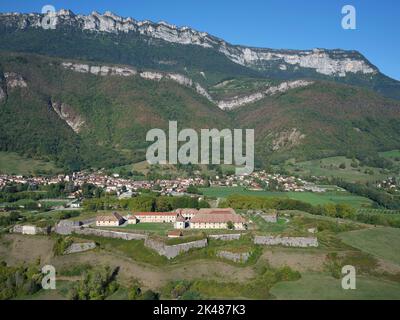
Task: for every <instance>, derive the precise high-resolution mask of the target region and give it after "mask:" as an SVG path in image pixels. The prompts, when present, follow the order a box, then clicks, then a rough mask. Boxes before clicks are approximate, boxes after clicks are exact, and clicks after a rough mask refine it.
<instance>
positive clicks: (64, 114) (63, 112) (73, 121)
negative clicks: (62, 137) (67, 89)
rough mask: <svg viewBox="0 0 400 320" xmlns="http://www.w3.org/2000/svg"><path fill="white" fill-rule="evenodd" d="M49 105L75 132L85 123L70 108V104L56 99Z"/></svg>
mask: <svg viewBox="0 0 400 320" xmlns="http://www.w3.org/2000/svg"><path fill="white" fill-rule="evenodd" d="M51 106H52V108H53V110H54V111H55V112H56V113H57V114H58V115H59V117H60V118H61V119H63V120H64V121H65V122H66V123H67V124H68V125H69V126H70V127H71V129H72V130H74V131H75V132H76V133H79V131H80V130H81V129H82V126H83V125H84V124H85V121H84V120H83V118H82V117H81V116H80V115H79V114H78V113H76V112H75V111H74V110H73V109H72V107H71V106H69V105H67V104H65V103H62V102H58V101H52V102H51Z"/></svg>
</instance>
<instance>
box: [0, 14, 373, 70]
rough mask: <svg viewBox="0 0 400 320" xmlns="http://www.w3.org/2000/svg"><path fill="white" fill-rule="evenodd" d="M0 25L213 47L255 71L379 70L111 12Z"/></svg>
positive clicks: (21, 18)
mask: <svg viewBox="0 0 400 320" xmlns="http://www.w3.org/2000/svg"><path fill="white" fill-rule="evenodd" d="M0 22H2V23H4V24H5V25H6V27H9V28H18V29H26V28H46V29H48V28H50V27H53V28H57V27H59V26H72V27H76V28H79V29H81V30H84V31H90V32H105V33H116V34H117V33H129V32H135V33H137V34H140V35H145V36H147V37H151V38H157V39H162V40H164V41H167V42H171V43H178V44H183V45H195V46H201V47H204V48H213V49H215V50H217V51H218V52H220V53H222V54H224V55H225V56H226V57H227V58H229V59H230V60H231V61H233V62H235V63H237V64H240V65H243V66H247V67H251V68H254V69H258V70H270V68H271V67H273V68H275V69H277V70H279V71H280V72H292V67H293V68H306V69H309V70H312V71H315V72H316V73H319V74H321V75H327V76H337V77H346V75H348V74H356V73H360V74H370V75H372V74H376V73H378V72H379V71H378V69H377V68H376V67H374V66H373V65H372V64H370V63H369V62H368V61H367V60H366V59H365V58H364V57H363V56H362V55H361V54H359V53H358V52H356V51H344V50H324V49H314V50H303V51H301V50H272V49H262V48H250V47H244V46H235V45H231V44H229V43H227V42H225V41H224V40H222V39H219V38H217V37H214V36H212V35H209V34H208V33H206V32H199V31H196V30H193V29H191V28H188V27H181V28H178V27H177V26H174V25H171V24H168V23H166V22H159V23H153V22H151V21H147V20H146V21H136V20H134V19H132V18H123V17H120V16H117V15H115V14H113V13H111V12H108V11H107V12H105V13H104V14H99V13H98V12H92V13H91V14H89V15H79V14H78V15H75V14H74V13H73V12H71V11H70V10H60V11H58V12H56V13H53V14H48V15H43V14H33V13H32V14H18V13H8V14H2V15H0Z"/></svg>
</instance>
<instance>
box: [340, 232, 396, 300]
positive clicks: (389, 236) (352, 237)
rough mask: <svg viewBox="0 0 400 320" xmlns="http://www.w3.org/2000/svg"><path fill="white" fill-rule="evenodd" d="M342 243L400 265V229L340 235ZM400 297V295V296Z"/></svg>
mask: <svg viewBox="0 0 400 320" xmlns="http://www.w3.org/2000/svg"><path fill="white" fill-rule="evenodd" d="M339 237H340V239H342V241H343V242H344V243H346V244H348V245H350V246H352V247H354V248H357V249H359V250H362V251H364V252H366V253H369V254H371V255H373V256H375V257H377V258H380V259H384V260H388V261H390V262H393V263H396V264H398V265H400V249H399V246H398V244H399V243H400V229H398V228H389V227H376V228H370V229H364V230H355V231H350V232H345V233H342V234H340V235H339ZM399 296H400V294H399Z"/></svg>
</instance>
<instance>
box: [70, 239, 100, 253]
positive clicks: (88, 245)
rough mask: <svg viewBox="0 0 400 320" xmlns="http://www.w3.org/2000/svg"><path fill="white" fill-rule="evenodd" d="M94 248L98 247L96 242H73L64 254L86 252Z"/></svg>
mask: <svg viewBox="0 0 400 320" xmlns="http://www.w3.org/2000/svg"><path fill="white" fill-rule="evenodd" d="M94 248H96V243H94V242H83V243H73V244H71V245H70V246H69V247H68V248H67V249H66V250H65V251H64V254H71V253H78V252H84V251H88V250H92V249H94Z"/></svg>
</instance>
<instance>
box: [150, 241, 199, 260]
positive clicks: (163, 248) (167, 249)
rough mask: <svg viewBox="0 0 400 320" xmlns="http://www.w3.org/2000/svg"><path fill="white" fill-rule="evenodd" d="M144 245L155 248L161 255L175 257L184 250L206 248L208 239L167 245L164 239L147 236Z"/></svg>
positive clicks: (169, 257)
mask: <svg viewBox="0 0 400 320" xmlns="http://www.w3.org/2000/svg"><path fill="white" fill-rule="evenodd" d="M144 245H145V246H146V247H148V248H150V249H153V250H155V251H156V252H157V253H158V254H159V255H161V256H165V257H167V258H168V259H173V258H175V257H176V256H178V255H179V254H181V253H182V252H187V251H189V250H190V249H194V248H204V247H206V246H207V239H202V240H197V241H192V242H187V243H180V244H175V245H170V246H169V245H166V244H165V243H164V242H162V241H157V240H154V239H150V238H147V239H146V240H145V242H144Z"/></svg>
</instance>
